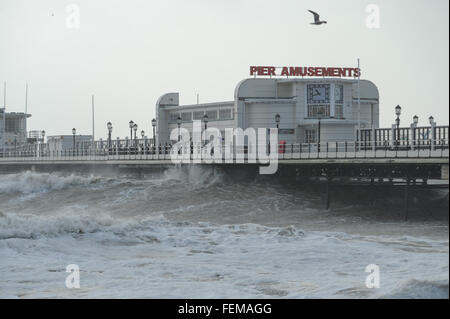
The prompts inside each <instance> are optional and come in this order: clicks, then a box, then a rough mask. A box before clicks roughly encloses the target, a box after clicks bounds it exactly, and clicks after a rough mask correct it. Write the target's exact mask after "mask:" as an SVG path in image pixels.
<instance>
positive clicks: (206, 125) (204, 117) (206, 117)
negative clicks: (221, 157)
mask: <svg viewBox="0 0 450 319" xmlns="http://www.w3.org/2000/svg"><path fill="white" fill-rule="evenodd" d="M203 122H204V123H205V145H206V130H207V129H208V114H206V113H205V115H203Z"/></svg>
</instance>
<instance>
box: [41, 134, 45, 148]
mask: <svg viewBox="0 0 450 319" xmlns="http://www.w3.org/2000/svg"><path fill="white" fill-rule="evenodd" d="M41 136H42V143H44V141H45V131H44V130H42V131H41ZM41 149H42V148H41Z"/></svg>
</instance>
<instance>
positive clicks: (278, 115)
mask: <svg viewBox="0 0 450 319" xmlns="http://www.w3.org/2000/svg"><path fill="white" fill-rule="evenodd" d="M275 122H276V123H277V129H279V128H280V114H278V113H277V115H275Z"/></svg>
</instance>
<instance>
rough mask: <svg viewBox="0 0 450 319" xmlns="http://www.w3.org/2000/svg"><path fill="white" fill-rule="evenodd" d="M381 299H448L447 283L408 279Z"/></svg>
mask: <svg viewBox="0 0 450 319" xmlns="http://www.w3.org/2000/svg"><path fill="white" fill-rule="evenodd" d="M382 298H393V299H448V298H449V282H448V281H428V280H416V279H410V280H408V281H406V282H405V283H402V284H401V285H400V286H399V287H397V288H395V289H394V290H393V291H392V292H391V293H389V294H386V295H384V296H382Z"/></svg>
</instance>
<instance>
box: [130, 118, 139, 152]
mask: <svg viewBox="0 0 450 319" xmlns="http://www.w3.org/2000/svg"><path fill="white" fill-rule="evenodd" d="M137 129H138V125H137V124H136V123H134V124H133V131H134V145H135V146H136V145H137V137H136V132H137ZM131 138H132V139H133V137H131Z"/></svg>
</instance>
